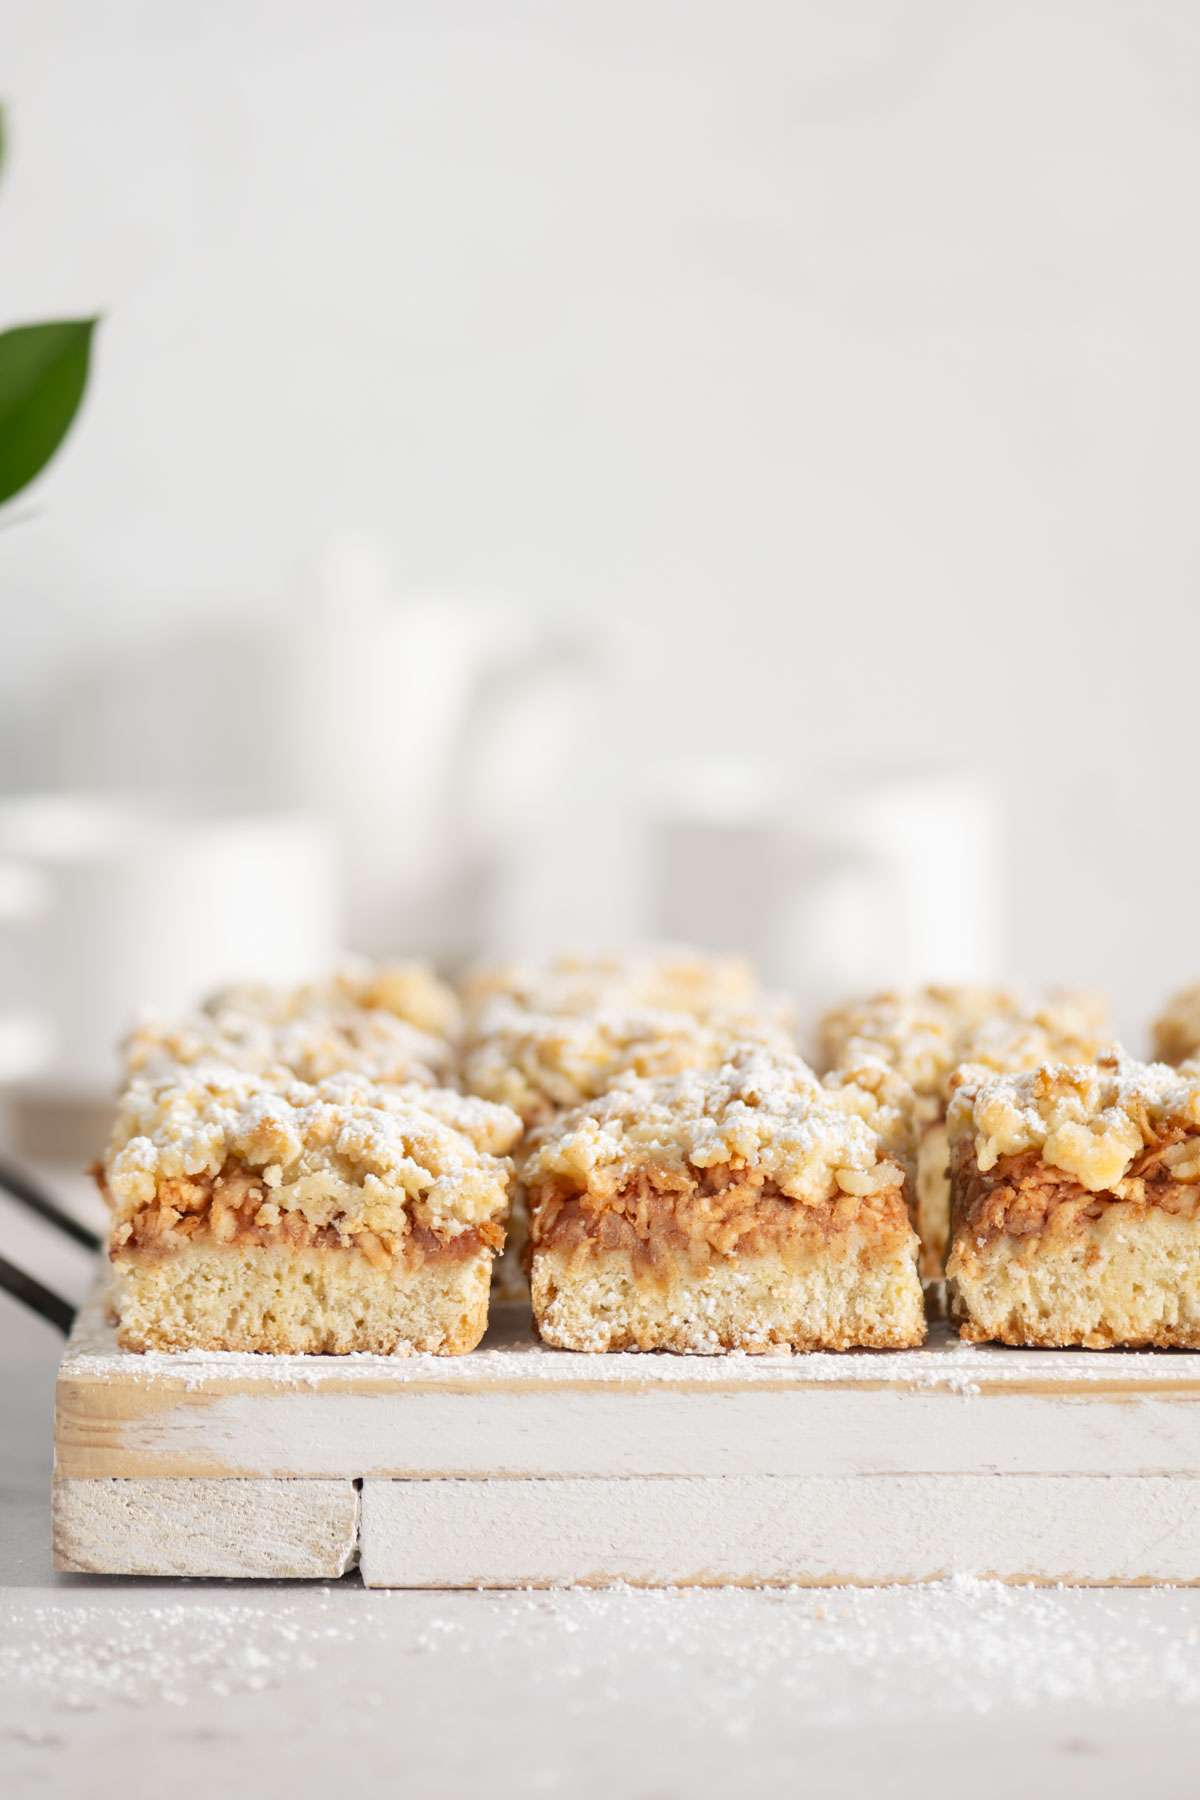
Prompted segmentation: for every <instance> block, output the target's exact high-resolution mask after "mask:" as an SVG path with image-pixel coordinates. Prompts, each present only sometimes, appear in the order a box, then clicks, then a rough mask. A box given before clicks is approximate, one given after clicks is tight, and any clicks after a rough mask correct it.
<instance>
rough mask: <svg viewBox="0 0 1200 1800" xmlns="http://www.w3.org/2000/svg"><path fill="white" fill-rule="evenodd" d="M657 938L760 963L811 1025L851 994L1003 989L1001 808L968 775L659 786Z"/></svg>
mask: <svg viewBox="0 0 1200 1800" xmlns="http://www.w3.org/2000/svg"><path fill="white" fill-rule="evenodd" d="M651 860H652V869H653V882H654V904H653V913H654V917H653V927H654V929H655V931H657V932H659V933H662V934H665V935H666V936H668V937H678V938H682V939H686V940H689V941H691V942H694V943H698V944H702V945H707V946H711V947H714V948H719V949H740V950H744V951H745V952H747V953H748V954H749V955H750V956H752V957H753V958H754V960H755V962H756V963H757V964H758V966H759V967H760V969H761V970H762V971H763V973H764V974H765V975H766V976H767V978H768V979H769V980H770V981H772V982H773V983H775V984H777V985H779V986H780V987H784V988H786V989H788V990H789V991H790V992H791V993H792V994H793V995H794V996H795V998H796V999H797V1001H798V1002H799V1003H800V1005H801V1007H802V1009H803V1010H805V1011H812V1010H816V1009H818V1008H820V1007H823V1006H825V1005H827V1004H829V1003H830V1002H831V1001H833V1000H836V999H838V998H841V997H844V996H845V995H847V994H851V993H854V992H861V991H866V990H868V989H871V988H876V987H882V986H889V985H898V986H908V985H913V984H916V983H919V982H923V981H930V980H939V979H940V980H946V981H986V980H989V979H992V978H994V976H995V974H996V964H997V956H998V950H999V946H1000V937H1001V930H1002V925H1003V921H1002V920H1001V919H1000V918H999V916H998V907H997V895H998V893H999V891H1000V884H999V880H998V863H999V856H998V850H997V817H996V808H995V803H994V798H993V796H992V793H991V791H990V789H989V788H988V786H987V784H986V783H984V782H982V781H980V780H979V779H978V778H977V777H975V776H974V775H972V774H971V773H969V772H962V771H958V770H953V769H944V768H937V767H934V768H925V769H915V770H910V771H904V770H888V769H886V768H880V769H875V768H872V769H866V770H862V771H853V772H846V771H839V770H832V771H830V770H826V771H820V770H815V771H813V772H812V774H811V776H810V778H809V780H808V781H807V782H806V784H805V785H804V786H800V785H799V784H797V783H795V782H794V781H793V779H792V778H791V776H790V775H789V773H788V772H787V771H786V770H783V769H780V768H778V767H776V766H774V765H769V764H762V763H760V762H758V761H756V760H755V759H753V758H737V757H735V758H731V759H716V760H712V759H700V760H697V761H695V762H686V763H684V764H681V765H676V766H674V767H673V768H671V769H670V770H668V771H666V772H665V774H664V776H663V778H662V780H661V781H660V782H659V785H658V802H657V808H656V813H655V818H654V825H653V830H652V859H651Z"/></svg>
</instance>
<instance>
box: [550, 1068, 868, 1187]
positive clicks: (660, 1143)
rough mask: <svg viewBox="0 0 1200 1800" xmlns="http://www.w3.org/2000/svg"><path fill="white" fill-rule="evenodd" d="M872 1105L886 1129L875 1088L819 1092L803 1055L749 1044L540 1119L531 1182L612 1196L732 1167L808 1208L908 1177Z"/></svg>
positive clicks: (848, 1085) (845, 1087)
mask: <svg viewBox="0 0 1200 1800" xmlns="http://www.w3.org/2000/svg"><path fill="white" fill-rule="evenodd" d="M876 1111H878V1112H879V1113H880V1115H881V1116H882V1117H885V1118H887V1119H888V1123H889V1125H890V1124H891V1121H890V1117H889V1115H888V1109H887V1108H886V1107H885V1106H883V1105H882V1104H881V1102H880V1101H879V1100H878V1098H877V1097H875V1096H872V1095H871V1094H870V1092H869V1090H866V1089H862V1088H860V1087H858V1086H856V1085H854V1084H852V1083H850V1082H846V1083H845V1084H843V1085H842V1086H841V1087H839V1088H836V1089H830V1088H826V1087H823V1086H822V1085H821V1083H820V1082H819V1081H818V1080H817V1077H816V1076H815V1075H814V1074H813V1072H812V1070H811V1069H810V1068H809V1067H808V1065H807V1064H806V1063H805V1062H803V1061H802V1060H801V1059H800V1058H799V1057H798V1056H795V1055H790V1054H789V1055H773V1054H770V1053H769V1052H767V1051H764V1050H762V1049H760V1048H747V1049H743V1050H739V1051H738V1052H737V1053H736V1055H735V1056H734V1057H733V1059H732V1060H731V1061H729V1062H726V1063H725V1064H723V1065H722V1066H721V1067H720V1068H718V1069H716V1070H712V1071H708V1072H700V1071H696V1070H689V1071H687V1072H685V1073H683V1074H680V1075H675V1076H667V1077H663V1078H660V1079H658V1080H644V1079H633V1080H630V1081H628V1082H627V1083H625V1084H624V1085H623V1086H621V1087H617V1088H614V1089H612V1090H611V1091H610V1092H608V1093H606V1094H604V1095H602V1096H600V1097H599V1098H598V1099H595V1100H592V1101H590V1102H589V1103H588V1104H586V1105H584V1106H581V1107H578V1108H576V1109H575V1110H574V1111H572V1112H570V1113H567V1114H566V1115H565V1116H564V1117H562V1118H561V1119H559V1120H558V1121H556V1122H555V1123H553V1124H550V1125H547V1126H544V1127H543V1128H542V1129H541V1130H540V1131H539V1132H537V1133H536V1134H535V1136H534V1139H533V1148H532V1154H531V1156H530V1158H529V1161H528V1163H527V1164H526V1167H525V1171H524V1174H525V1180H526V1182H527V1184H528V1186H529V1189H530V1192H531V1194H532V1195H533V1196H534V1198H535V1201H536V1200H537V1198H538V1193H539V1190H540V1189H543V1188H544V1189H549V1190H558V1191H560V1192H561V1191H566V1192H570V1191H575V1192H577V1193H589V1194H593V1195H596V1196H598V1197H601V1198H606V1197H607V1198H613V1199H615V1198H616V1197H617V1196H619V1195H621V1194H622V1193H624V1192H626V1191H627V1190H629V1189H630V1188H631V1187H633V1186H635V1185H636V1184H637V1183H638V1182H639V1181H640V1180H641V1179H642V1178H643V1177H644V1176H646V1175H647V1174H650V1175H652V1178H653V1180H654V1182H655V1183H656V1184H657V1185H658V1186H660V1187H662V1186H671V1185H679V1184H680V1182H682V1183H683V1184H684V1185H687V1184H690V1183H692V1182H694V1179H695V1174H696V1172H697V1171H717V1170H719V1169H721V1168H728V1169H732V1170H743V1169H744V1170H753V1171H754V1172H755V1173H756V1175H757V1176H758V1177H759V1178H760V1179H761V1180H762V1181H770V1182H771V1183H773V1184H774V1187H775V1189H776V1190H777V1191H778V1192H779V1193H780V1194H782V1195H784V1196H786V1197H787V1198H788V1199H790V1200H792V1201H800V1202H802V1203H804V1204H807V1205H821V1204H823V1203H825V1202H826V1201H828V1200H829V1198H830V1197H831V1196H833V1195H835V1194H844V1195H847V1196H868V1195H871V1194H874V1193H877V1192H880V1191H882V1190H885V1189H899V1188H900V1187H901V1185H902V1183H903V1180H904V1170H903V1168H902V1166H901V1164H900V1163H899V1162H898V1161H896V1160H894V1159H893V1158H892V1157H890V1156H889V1154H888V1152H887V1149H886V1147H885V1144H884V1142H883V1141H882V1140H881V1136H880V1134H879V1132H877V1131H876V1130H875V1129H873V1128H872V1125H871V1123H869V1122H868V1120H869V1118H870V1117H872V1116H873V1115H874V1113H875V1112H876Z"/></svg>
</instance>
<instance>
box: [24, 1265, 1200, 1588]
mask: <svg viewBox="0 0 1200 1800" xmlns="http://www.w3.org/2000/svg"><path fill="white" fill-rule="evenodd" d="M54 1488H55V1492H54V1541H55V1556H56V1560H57V1566H58V1567H59V1568H61V1569H64V1570H76V1571H88V1572H92V1573H99V1574H139V1575H214V1576H215V1575H244V1576H261V1577H270V1576H292V1577H314V1578H327V1577H331V1576H337V1575H340V1574H343V1573H344V1572H345V1571H346V1570H347V1569H348V1568H351V1567H353V1566H355V1565H356V1564H357V1565H358V1566H360V1567H361V1570H362V1575H363V1579H364V1581H365V1582H366V1583H367V1584H368V1585H370V1586H379V1587H474V1586H496V1587H505V1586H518V1585H520V1586H523V1585H530V1584H531V1585H549V1584H559V1583H567V1582H589V1583H604V1582H613V1581H630V1582H638V1583H646V1584H654V1585H663V1584H673V1583H708V1584H727V1583H728V1584H733V1583H738V1584H756V1583H768V1582H769V1583H800V1584H810V1585H811V1584H827V1583H837V1582H864V1583H885V1582H909V1581H925V1580H934V1579H938V1578H940V1577H942V1576H944V1575H946V1574H949V1573H952V1572H967V1573H972V1574H978V1575H990V1576H998V1577H1000V1578H1002V1579H1005V1580H1012V1581H1044V1582H1056V1581H1064V1582H1083V1583H1140V1582H1151V1581H1175V1582H1189V1583H1196V1584H1200V1354H1186V1353H1171V1352H1167V1353H1139V1352H1104V1353H1099V1352H1090V1353H1089V1352H1086V1351H1018V1350H1006V1349H1001V1348H998V1347H996V1346H990V1345H989V1346H982V1347H975V1346H969V1345H965V1344H961V1343H959V1342H958V1341H957V1340H948V1339H947V1337H946V1335H945V1330H944V1327H935V1329H934V1334H933V1335H932V1337H931V1340H930V1342H929V1344H928V1345H927V1346H926V1347H925V1348H924V1349H922V1350H910V1351H903V1352H897V1353H881V1352H871V1351H863V1352H857V1353H852V1354H850V1355H844V1356H833V1355H828V1356H826V1355H807V1356H791V1355H788V1354H787V1353H778V1354H773V1355H769V1356H745V1355H733V1356H725V1357H712V1358H709V1357H678V1356H636V1355H628V1354H623V1355H612V1356H580V1355H574V1354H572V1353H569V1352H564V1351H557V1350H549V1349H546V1348H545V1347H544V1346H542V1345H541V1344H539V1343H537V1342H536V1341H535V1339H534V1338H533V1337H532V1334H531V1332H530V1328H529V1325H528V1321H527V1319H523V1318H522V1317H520V1316H519V1315H514V1314H513V1313H511V1312H510V1313H508V1314H506V1315H502V1316H501V1317H500V1318H499V1319H498V1320H497V1323H496V1324H495V1325H494V1327H493V1329H492V1331H491V1332H490V1333H489V1336H488V1338H487V1339H486V1340H485V1342H484V1344H483V1345H482V1346H481V1347H480V1348H479V1349H478V1350H477V1351H475V1352H473V1353H472V1354H471V1355H470V1356H466V1357H458V1358H443V1357H426V1356H415V1357H407V1358H405V1357H399V1358H388V1357H374V1356H370V1357H266V1356H264V1357H254V1356H234V1355H220V1354H218V1355H201V1354H179V1355H172V1356H165V1355H149V1356H137V1355H134V1354H131V1353H128V1352H124V1351H121V1350H118V1349H117V1347H116V1344H115V1340H114V1337H113V1333H112V1330H111V1328H110V1326H109V1325H108V1324H107V1322H106V1318H105V1306H104V1301H103V1296H102V1295H97V1297H96V1298H95V1299H94V1300H93V1301H91V1302H90V1303H89V1304H88V1306H87V1307H85V1308H84V1310H83V1312H82V1314H81V1316H80V1319H79V1323H78V1325H77V1326H76V1329H75V1331H74V1333H73V1335H72V1337H71V1340H70V1342H69V1344H68V1346H67V1349H66V1352H65V1354H64V1357H63V1362H62V1367H61V1369H60V1372H59V1378H58V1394H57V1417H56V1466H55V1483H54Z"/></svg>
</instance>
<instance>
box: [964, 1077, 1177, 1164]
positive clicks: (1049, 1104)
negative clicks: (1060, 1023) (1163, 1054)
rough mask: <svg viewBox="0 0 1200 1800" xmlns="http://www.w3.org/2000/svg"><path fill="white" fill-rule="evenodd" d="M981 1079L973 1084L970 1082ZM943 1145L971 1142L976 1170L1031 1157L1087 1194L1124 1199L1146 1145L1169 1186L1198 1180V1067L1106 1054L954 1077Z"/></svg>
mask: <svg viewBox="0 0 1200 1800" xmlns="http://www.w3.org/2000/svg"><path fill="white" fill-rule="evenodd" d="M980 1077H981V1078H980ZM949 1130H950V1137H951V1141H952V1143H954V1144H955V1145H957V1143H958V1141H959V1140H960V1139H962V1138H973V1139H974V1157H975V1164H976V1167H977V1168H978V1169H979V1170H980V1171H981V1172H983V1173H986V1172H987V1171H988V1170H990V1169H992V1168H994V1167H995V1165H996V1164H997V1163H998V1162H999V1160H1000V1158H1001V1157H1007V1156H1020V1155H1023V1154H1024V1153H1026V1152H1028V1151H1033V1152H1036V1154H1037V1155H1038V1157H1039V1158H1040V1160H1041V1161H1042V1162H1044V1163H1046V1164H1047V1165H1049V1166H1050V1167H1051V1168H1055V1169H1061V1170H1063V1171H1064V1172H1065V1173H1066V1174H1068V1175H1070V1176H1072V1177H1074V1179H1075V1180H1076V1181H1078V1182H1079V1183H1080V1185H1081V1186H1082V1187H1084V1188H1087V1189H1088V1190H1089V1192H1091V1193H1098V1192H1100V1191H1101V1190H1109V1191H1111V1192H1113V1193H1115V1194H1116V1195H1117V1196H1118V1198H1124V1197H1125V1196H1124V1193H1123V1191H1122V1184H1123V1183H1124V1181H1125V1180H1126V1178H1127V1177H1130V1178H1132V1179H1137V1177H1136V1175H1132V1170H1133V1165H1134V1164H1135V1163H1136V1162H1137V1161H1138V1159H1139V1158H1141V1157H1142V1154H1143V1152H1144V1151H1145V1150H1146V1149H1149V1148H1153V1149H1155V1150H1159V1149H1161V1164H1162V1167H1163V1169H1164V1170H1165V1171H1166V1172H1167V1174H1168V1175H1169V1177H1170V1179H1172V1180H1174V1181H1200V1065H1197V1064H1192V1065H1185V1066H1184V1067H1183V1068H1180V1069H1174V1068H1170V1067H1168V1065H1167V1064H1165V1063H1139V1062H1134V1061H1132V1060H1131V1059H1130V1058H1127V1057H1125V1056H1122V1055H1119V1054H1117V1055H1109V1056H1104V1057H1102V1058H1100V1059H1099V1060H1098V1061H1097V1062H1095V1063H1091V1064H1074V1065H1069V1064H1056V1063H1048V1064H1044V1065H1043V1066H1042V1067H1040V1068H1038V1069H1035V1070H1033V1071H1031V1072H1027V1073H1025V1074H1016V1075H1002V1076H998V1077H995V1078H988V1077H987V1076H986V1073H985V1072H983V1071H980V1072H979V1077H977V1076H976V1075H975V1074H974V1072H972V1071H964V1079H963V1082H962V1085H961V1086H960V1087H959V1088H958V1090H957V1092H956V1093H955V1095H954V1097H953V1099H952V1101H951V1103H950V1116H949Z"/></svg>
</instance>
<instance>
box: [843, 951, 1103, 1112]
mask: <svg viewBox="0 0 1200 1800" xmlns="http://www.w3.org/2000/svg"><path fill="white" fill-rule="evenodd" d="M819 1032H820V1047H821V1056H822V1060H823V1063H824V1065H825V1066H826V1067H827V1068H831V1069H832V1068H838V1067H841V1066H843V1065H847V1064H853V1063H854V1062H857V1061H860V1060H861V1059H862V1058H863V1057H864V1056H868V1057H869V1056H874V1057H877V1058H879V1059H881V1060H882V1061H884V1062H886V1063H889V1064H891V1065H892V1066H893V1067H894V1068H895V1069H896V1070H897V1071H898V1072H899V1073H900V1075H901V1076H903V1078H904V1080H905V1081H907V1082H908V1084H909V1086H910V1087H911V1088H912V1089H913V1091H914V1093H915V1094H916V1095H917V1102H918V1104H917V1115H918V1122H919V1123H925V1124H929V1123H932V1122H933V1121H934V1120H936V1119H937V1118H939V1117H940V1116H941V1113H942V1110H943V1109H944V1107H945V1105H946V1101H947V1098H948V1095H949V1092H950V1090H951V1087H952V1084H953V1081H954V1076H955V1071H956V1070H957V1069H958V1068H959V1067H960V1066H961V1065H962V1064H963V1063H968V1062H970V1063H980V1064H982V1065H983V1066H985V1067H988V1068H992V1069H995V1070H997V1071H1008V1070H1016V1069H1021V1068H1031V1067H1034V1066H1036V1065H1037V1064H1038V1063H1040V1062H1043V1061H1049V1060H1055V1061H1064V1062H1065V1061H1070V1062H1077V1061H1078V1062H1082V1061H1087V1060H1090V1059H1091V1058H1093V1057H1094V1056H1097V1055H1100V1054H1103V1053H1105V1052H1106V1051H1110V1050H1111V1049H1112V1048H1113V1047H1114V1046H1113V1040H1112V1032H1111V1028H1110V1025H1109V1021H1108V1006H1107V1002H1106V1001H1105V999H1104V998H1103V996H1100V995H1096V994H1090V993H1086V992H1083V991H1075V990H1066V991H1061V992H1052V993H1050V994H1048V995H1047V996H1045V998H1043V999H1041V1000H1037V1001H1030V1000H1028V999H1025V998H1022V997H1021V996H1020V995H1018V994H1016V993H1014V992H1011V991H1009V990H1008V989H1005V988H989V987H942V986H936V985H935V986H929V987H924V988H919V989H917V990H916V991H915V992H912V993H901V992H897V991H889V992H885V993H880V994H875V995H873V996H871V997H870V998H868V999H866V1000H863V1001H856V1002H852V1003H850V1004H848V1005H845V1006H840V1007H835V1008H833V1009H832V1010H831V1011H829V1012H827V1013H826V1014H825V1015H824V1017H823V1018H822V1020H821V1022H820V1026H819Z"/></svg>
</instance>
